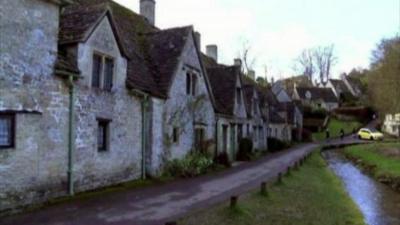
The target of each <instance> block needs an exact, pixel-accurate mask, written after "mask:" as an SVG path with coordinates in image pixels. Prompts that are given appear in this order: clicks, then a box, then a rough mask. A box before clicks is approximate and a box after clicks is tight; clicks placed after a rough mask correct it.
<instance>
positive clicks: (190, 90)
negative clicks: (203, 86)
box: [186, 72, 197, 96]
mask: <svg viewBox="0 0 400 225" xmlns="http://www.w3.org/2000/svg"><path fill="white" fill-rule="evenodd" d="M196 87H197V76H196V74H194V73H190V72H188V73H186V94H187V95H192V96H196Z"/></svg>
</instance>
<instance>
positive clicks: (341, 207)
mask: <svg viewBox="0 0 400 225" xmlns="http://www.w3.org/2000/svg"><path fill="white" fill-rule="evenodd" d="M178 224H185V225H195V224H202V225H228V224H229V225H236V224H237V225H239V224H240V225H247V224H248V225H261V224H262V225H286V224H287V225H289V224H296V225H303V224H304V225H306V224H307V225H312V224H315V225H317V224H318V225H320V224H324V225H331V224H332V225H333V224H334V225H340V224H343V225H348V224H353V225H358V224H360V225H361V224H364V221H363V217H362V214H361V213H360V211H359V210H358V208H357V206H356V205H355V203H354V202H353V201H352V200H351V199H350V198H349V197H348V195H347V194H346V192H345V191H344V189H343V186H342V183H341V181H340V180H339V179H338V178H337V177H336V176H335V175H334V174H333V173H332V172H331V171H330V170H329V169H328V168H327V166H326V163H325V161H324V160H323V159H322V158H321V156H320V155H319V154H313V156H312V157H311V158H310V159H309V160H308V161H307V163H306V164H305V165H303V166H302V167H301V168H300V170H299V171H292V172H291V175H289V176H285V177H284V178H283V183H281V184H273V185H270V186H269V187H268V195H267V197H266V196H265V195H261V194H260V193H257V192H253V193H250V194H248V195H246V196H243V197H242V198H239V202H238V207H237V208H234V209H232V208H229V207H228V203H224V204H221V205H219V206H215V207H213V208H210V209H207V210H204V211H200V212H197V213H194V214H192V215H189V216H188V217H186V218H184V219H182V220H181V221H179V223H178Z"/></svg>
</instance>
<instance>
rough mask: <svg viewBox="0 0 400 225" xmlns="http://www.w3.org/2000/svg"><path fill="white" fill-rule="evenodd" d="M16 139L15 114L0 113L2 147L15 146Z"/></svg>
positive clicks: (0, 141) (0, 144) (0, 145)
mask: <svg viewBox="0 0 400 225" xmlns="http://www.w3.org/2000/svg"><path fill="white" fill-rule="evenodd" d="M14 140H15V116H14V115H12V114H0V148H13V147H14Z"/></svg>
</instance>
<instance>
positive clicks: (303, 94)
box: [296, 87, 338, 103]
mask: <svg viewBox="0 0 400 225" xmlns="http://www.w3.org/2000/svg"><path fill="white" fill-rule="evenodd" d="M296 91H297V93H298V94H299V97H300V98H301V99H303V100H323V101H324V102H332V103H337V102H338V99H337V98H336V96H335V94H334V93H333V91H332V89H330V88H317V87H296ZM308 94H310V96H307V95H308Z"/></svg>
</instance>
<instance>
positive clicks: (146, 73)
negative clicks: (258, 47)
mask: <svg viewBox="0 0 400 225" xmlns="http://www.w3.org/2000/svg"><path fill="white" fill-rule="evenodd" d="M1 4H2V7H1V8H0V15H2V19H1V20H0V33H1V34H2V41H1V42H0V52H1V55H0V65H1V66H0V190H2V191H1V193H0V211H1V210H5V209H10V208H14V207H16V206H20V205H25V204H31V203H34V202H40V201H44V200H46V199H49V198H52V197H56V196H62V195H66V194H67V193H69V194H73V193H74V192H80V191H85V190H89V189H94V188H98V187H103V186H108V185H112V184H116V183H120V182H124V181H127V180H132V179H138V178H140V177H145V176H146V175H157V174H158V173H159V172H160V170H161V169H162V166H163V164H164V163H165V162H166V161H168V160H170V159H174V158H181V157H183V156H184V155H186V154H188V153H189V152H191V151H195V150H196V148H195V147H196V146H201V144H200V143H202V142H205V141H209V142H212V141H213V140H214V139H215V123H216V120H215V114H214V107H213V105H214V99H213V97H212V94H211V92H210V84H209V81H208V78H207V76H206V72H205V69H204V67H203V64H202V61H201V58H200V56H201V55H200V48H199V46H198V44H199V43H198V41H197V40H196V38H195V37H196V35H195V32H194V30H193V27H190V26H189V27H180V28H172V29H167V30H160V29H158V28H157V27H156V26H155V24H154V22H155V14H154V12H155V1H154V0H141V15H138V14H136V13H134V12H132V11H130V10H129V9H126V8H124V7H122V6H120V5H118V4H117V3H115V2H113V1H110V0H75V1H74V2H73V3H71V2H70V1H67V0H57V1H56V0H54V1H53V0H19V1H15V0H4V1H2V3H1Z"/></svg>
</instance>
